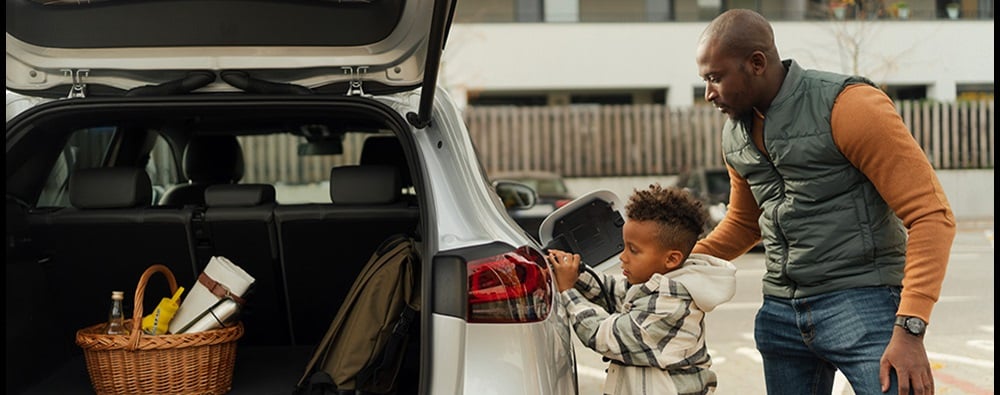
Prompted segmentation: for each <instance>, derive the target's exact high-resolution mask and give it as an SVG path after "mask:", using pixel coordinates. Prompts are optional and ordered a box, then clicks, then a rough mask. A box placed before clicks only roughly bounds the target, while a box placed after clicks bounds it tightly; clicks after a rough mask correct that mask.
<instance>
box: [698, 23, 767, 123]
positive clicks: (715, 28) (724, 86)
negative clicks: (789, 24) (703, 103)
mask: <svg viewBox="0 0 1000 395" xmlns="http://www.w3.org/2000/svg"><path fill="white" fill-rule="evenodd" d="M695 61H696V62H697V64H698V74H699V75H700V76H701V78H702V79H703V80H705V100H707V101H709V102H710V103H712V104H713V105H714V106H715V107H716V108H717V109H719V111H721V112H723V113H725V114H726V115H728V116H729V118H730V119H733V120H740V119H747V117H749V116H750V115H752V114H753V109H754V108H756V109H757V110H759V111H761V112H762V113H763V112H766V111H767V108H768V107H769V106H770V104H771V100H773V99H774V96H776V95H777V94H778V90H779V89H780V88H781V82H782V81H783V80H784V75H785V74H784V66H782V65H781V58H780V57H779V56H778V49H777V47H776V46H775V45H774V31H773V30H772V29H771V24H770V23H769V22H768V21H767V20H766V19H764V17H763V16H761V15H760V14H758V13H756V12H754V11H751V10H745V9H733V10H729V11H726V12H724V13H722V14H721V15H719V16H718V17H716V18H715V19H714V20H712V22H711V23H709V25H708V27H707V28H705V31H704V32H702V34H701V38H699V40H698V50H697V52H696V54H695Z"/></svg>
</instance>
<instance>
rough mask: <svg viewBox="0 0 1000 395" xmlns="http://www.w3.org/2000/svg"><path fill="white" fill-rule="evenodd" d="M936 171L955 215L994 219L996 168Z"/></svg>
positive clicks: (622, 193) (578, 187)
mask: <svg viewBox="0 0 1000 395" xmlns="http://www.w3.org/2000/svg"><path fill="white" fill-rule="evenodd" d="M937 173H938V180H940V182H941V187H943V188H944V191H945V196H947V197H948V202H949V203H951V209H952V211H954V212H955V217H956V218H958V219H959V220H981V219H989V220H990V221H992V220H993V202H994V197H993V169H989V170H938V172H937ZM676 182H677V176H656V177H606V178H569V179H567V180H566V186H567V187H568V188H569V189H570V192H572V193H573V194H574V195H577V196H579V195H583V194H585V193H587V192H590V191H593V190H595V189H607V190H610V191H612V192H614V193H615V194H616V195H618V197H619V198H621V199H622V201H626V200H627V199H628V197H629V195H631V194H632V190H634V189H636V188H639V189H641V188H645V187H647V186H649V184H652V183H660V185H664V186H667V185H674V184H675V183H676Z"/></svg>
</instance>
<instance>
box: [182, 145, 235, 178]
mask: <svg viewBox="0 0 1000 395" xmlns="http://www.w3.org/2000/svg"><path fill="white" fill-rule="evenodd" d="M244 166H245V165H244V163H243V148H241V147H240V142H239V140H237V139H236V136H197V137H194V138H192V139H191V141H189V142H188V145H187V147H186V148H184V174H185V175H187V177H188V179H189V180H191V181H193V182H196V183H212V184H221V183H236V182H239V181H240V179H242V178H243V168H244Z"/></svg>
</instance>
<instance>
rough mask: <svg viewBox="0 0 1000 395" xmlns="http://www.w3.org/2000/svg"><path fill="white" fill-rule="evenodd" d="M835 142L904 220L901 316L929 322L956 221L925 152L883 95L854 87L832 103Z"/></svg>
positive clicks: (872, 88)
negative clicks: (904, 242)
mask: <svg viewBox="0 0 1000 395" xmlns="http://www.w3.org/2000/svg"><path fill="white" fill-rule="evenodd" d="M830 122H831V125H832V127H833V139H834V142H835V143H836V144H837V147H839V148H840V151H841V152H843V154H844V156H845V157H846V158H847V160H849V161H850V162H851V163H852V164H853V165H854V167H857V168H858V169H859V170H861V172H862V173H864V174H865V176H866V177H868V179H869V180H871V182H872V184H874V185H875V188H876V189H878V191H879V194H880V195H882V198H883V199H885V201H886V202H887V203H888V204H889V207H891V208H892V210H893V211H895V213H896V215H897V216H898V217H899V218H900V219H902V220H903V225H905V226H906V229H907V233H908V235H909V238H908V239H907V242H906V266H905V267H904V269H903V293H902V297H901V299H902V300H901V301H900V305H899V311H898V314H899V315H908V316H915V317H920V318H921V319H923V320H924V321H927V322H930V316H931V310H932V309H933V307H934V303H935V302H937V300H938V296H940V294H941V283H942V282H943V281H944V274H945V268H946V267H947V265H948V256H949V254H950V251H951V244H952V241H953V239H954V238H955V217H954V214H953V213H952V211H951V207H950V206H949V205H948V199H947V198H946V197H945V194H944V190H943V189H942V188H941V184H940V182H938V178H937V174H935V173H934V169H933V168H932V167H931V164H930V162H929V161H928V160H927V156H926V155H925V154H924V151H923V150H922V149H921V148H920V145H918V144H917V141H916V140H914V138H913V136H912V135H911V134H910V131H909V130H908V129H907V128H906V125H905V124H904V123H903V120H902V118H900V116H899V113H897V112H896V108H895V106H894V105H893V103H892V100H890V99H889V97H888V96H886V95H885V94H884V93H883V92H882V91H880V90H878V89H877V88H875V87H872V86H869V85H864V84H857V85H852V86H849V87H847V88H846V89H844V91H843V92H841V94H840V96H838V98H837V102H836V103H835V104H834V105H833V113H832V115H831V120H830Z"/></svg>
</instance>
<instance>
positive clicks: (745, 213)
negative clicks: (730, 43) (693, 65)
mask: <svg viewBox="0 0 1000 395" xmlns="http://www.w3.org/2000/svg"><path fill="white" fill-rule="evenodd" d="M830 119H831V120H830V123H831V126H832V128H833V140H834V143H836V144H837V147H839V148H840V151H841V152H842V153H843V154H844V156H845V157H846V158H847V160H849V161H850V162H851V163H852V164H853V165H854V167H857V168H858V169H860V170H861V172H862V173H864V174H865V176H867V177H868V179H869V180H871V182H872V183H873V184H874V185H875V188H877V189H878V191H879V193H880V194H881V195H882V198H883V199H885V201H886V202H887V203H888V204H889V206H890V207H892V209H893V211H895V212H896V215H897V216H898V217H899V218H900V219H902V220H903V225H905V226H906V229H907V234H908V236H909V238H908V239H907V243H906V265H905V267H904V269H903V292H902V297H901V301H900V304H899V310H898V311H897V313H896V314H897V315H909V316H916V317H920V318H922V319H923V320H924V321H927V322H930V315H931V310H932V309H933V308H934V303H936V302H937V300H938V297H939V296H940V294H941V283H942V282H943V281H944V274H945V269H946V267H947V265H948V256H949V254H950V251H951V243H952V240H953V239H954V238H955V217H954V214H953V213H952V211H951V207H950V206H949V205H948V200H947V198H946V197H945V194H944V190H942V188H941V184H940V183H939V182H938V179H937V175H936V174H935V173H934V169H933V168H932V167H931V165H930V163H929V162H928V160H927V156H926V155H925V154H924V151H923V150H922V149H921V148H920V146H919V145H918V144H917V142H916V140H914V138H913V136H912V135H911V134H910V131H909V130H908V129H907V128H906V125H905V124H904V123H903V120H902V118H900V116H899V113H897V112H896V109H895V106H894V104H893V103H892V100H890V99H889V97H888V96H886V95H885V94H884V93H882V91H880V90H878V89H876V88H874V87H872V86H869V85H865V84H856V85H851V86H849V87H847V88H846V89H844V90H843V91H842V92H841V93H840V95H839V96H838V97H837V101H836V102H835V103H834V105H833V111H832V114H831V117H830ZM763 127H764V116H763V115H762V114H760V113H757V116H756V117H755V119H754V123H753V128H752V130H751V137H752V138H753V140H754V143H755V144H756V145H757V148H759V149H760V150H761V152H766V151H765V150H764V147H763V132H762V130H763ZM872 130H878V131H881V132H880V133H871V132H870V131H872ZM729 177H730V180H731V183H732V192H731V195H730V199H729V210H728V212H727V213H726V218H725V219H724V220H723V221H722V222H721V223H720V224H719V226H718V227H716V228H715V230H713V231H712V233H711V234H709V235H708V236H707V237H706V238H705V239H703V240H701V241H699V242H698V244H697V245H696V246H695V248H694V251H692V252H694V253H702V254H709V255H714V256H717V257H720V258H723V259H729V260H732V259H735V258H736V257H738V256H740V255H743V254H744V253H746V252H747V251H748V250H749V249H750V248H752V247H753V245H754V244H756V243H757V242H758V241H759V240H760V226H759V224H758V223H757V218H758V217H760V207H758V206H757V202H756V201H754V198H753V195H752V194H751V193H750V187H749V185H748V184H747V181H746V180H745V179H743V178H742V177H740V175H739V174H736V172H735V171H734V170H733V169H732V167H730V168H729Z"/></svg>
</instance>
